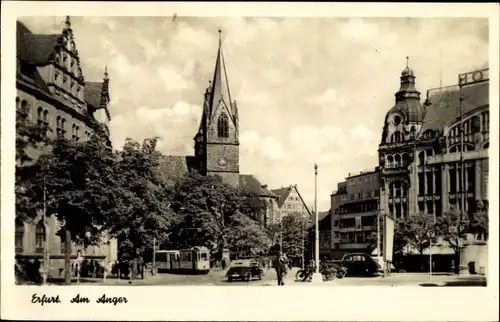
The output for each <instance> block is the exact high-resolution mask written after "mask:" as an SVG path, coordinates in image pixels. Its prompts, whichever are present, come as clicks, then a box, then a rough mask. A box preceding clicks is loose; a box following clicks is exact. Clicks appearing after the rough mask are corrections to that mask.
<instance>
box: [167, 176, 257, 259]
mask: <svg viewBox="0 0 500 322" xmlns="http://www.w3.org/2000/svg"><path fill="white" fill-rule="evenodd" d="M172 209H173V210H174V211H175V212H176V213H177V214H178V215H179V216H180V218H179V221H178V222H177V227H176V228H175V229H174V232H173V234H172V238H171V240H170V241H169V244H170V247H192V246H206V247H208V248H210V249H212V251H216V252H218V253H220V252H221V251H222V250H223V249H224V248H227V247H229V248H230V249H231V248H232V249H235V250H242V248H245V247H248V245H253V246H252V248H255V249H260V248H262V244H263V243H265V242H266V241H265V238H263V236H262V234H260V232H259V231H260V229H262V228H261V226H260V223H259V222H258V221H256V220H254V218H258V216H259V214H260V210H261V204H260V203H259V202H258V200H256V196H254V195H252V194H249V193H246V192H244V191H242V190H240V189H237V188H234V187H232V186H230V185H228V184H226V183H224V182H223V181H222V179H221V178H220V177H219V176H202V175H200V174H199V173H197V172H190V173H188V174H186V175H185V176H184V177H183V178H181V180H179V181H178V182H177V184H176V186H175V188H174V196H173V200H172ZM245 225H249V227H246V226H245ZM250 232H251V233H250ZM252 235H255V236H252ZM257 241H258V243H257V244H253V243H254V242H257Z"/></svg>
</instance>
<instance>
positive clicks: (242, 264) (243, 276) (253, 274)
mask: <svg viewBox="0 0 500 322" xmlns="http://www.w3.org/2000/svg"><path fill="white" fill-rule="evenodd" d="M262 275H264V271H263V269H262V267H261V266H260V265H259V263H257V262H256V261H253V260H236V261H232V262H231V266H230V267H229V270H228V271H227V273H226V277H227V280H228V282H232V281H233V280H242V281H247V282H249V281H250V280H252V279H253V278H257V279H258V280H261V279H262Z"/></svg>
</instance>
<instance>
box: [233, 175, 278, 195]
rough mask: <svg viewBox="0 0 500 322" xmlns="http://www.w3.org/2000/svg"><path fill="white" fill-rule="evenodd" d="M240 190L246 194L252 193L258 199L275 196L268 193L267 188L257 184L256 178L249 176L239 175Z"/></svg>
mask: <svg viewBox="0 0 500 322" xmlns="http://www.w3.org/2000/svg"><path fill="white" fill-rule="evenodd" d="M239 181H240V182H239V184H240V188H242V189H243V190H246V191H248V192H251V193H254V194H256V195H257V196H259V197H269V198H276V195H275V194H274V193H272V192H271V191H269V190H268V189H267V187H266V186H265V185H263V184H261V183H260V182H259V180H257V178H256V177H255V176H253V175H251V174H240V177H239Z"/></svg>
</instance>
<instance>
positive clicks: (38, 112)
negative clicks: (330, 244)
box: [36, 107, 43, 125]
mask: <svg viewBox="0 0 500 322" xmlns="http://www.w3.org/2000/svg"><path fill="white" fill-rule="evenodd" d="M36 119H37V124H38V125H43V109H42V107H38V109H37V110H36Z"/></svg>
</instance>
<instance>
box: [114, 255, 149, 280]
mask: <svg viewBox="0 0 500 322" xmlns="http://www.w3.org/2000/svg"><path fill="white" fill-rule="evenodd" d="M145 270H146V263H145V261H144V259H143V258H142V257H140V258H138V259H137V267H136V276H135V278H139V276H140V279H144V271H145ZM133 271H134V261H133V260H124V261H116V262H114V263H113V264H112V266H111V274H112V275H113V276H116V277H118V278H119V279H128V278H130V275H131V273H133Z"/></svg>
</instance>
